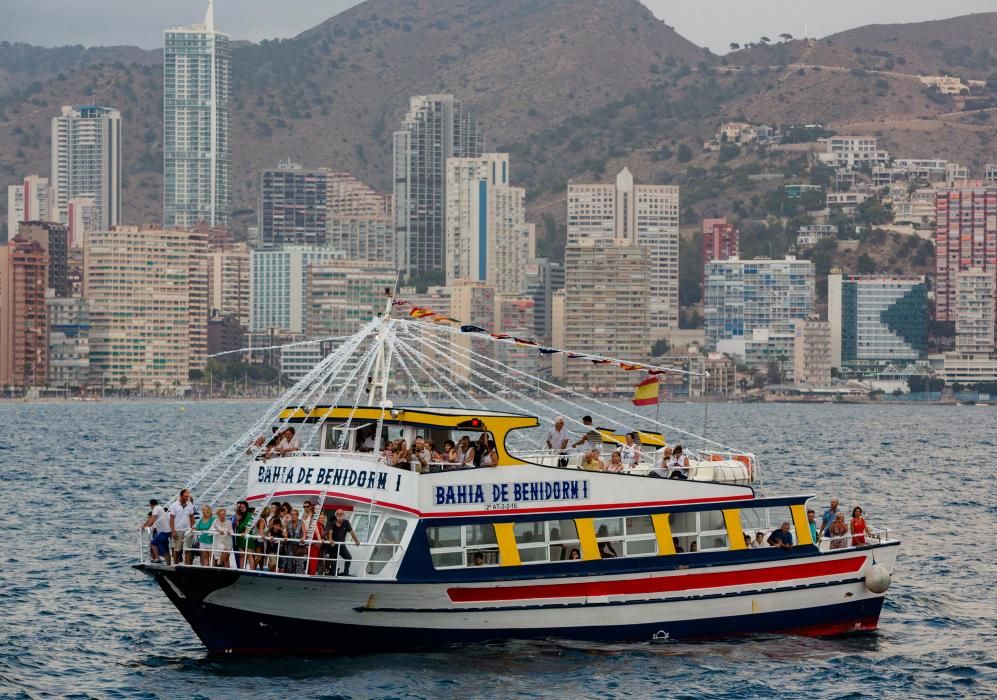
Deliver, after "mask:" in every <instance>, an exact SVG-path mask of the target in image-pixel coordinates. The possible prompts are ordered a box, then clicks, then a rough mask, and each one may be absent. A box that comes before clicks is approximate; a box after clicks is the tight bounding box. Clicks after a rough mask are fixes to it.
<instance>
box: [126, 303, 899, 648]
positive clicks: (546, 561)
mask: <svg viewBox="0 0 997 700" xmlns="http://www.w3.org/2000/svg"><path fill="white" fill-rule="evenodd" d="M398 303H399V302H398V301H396V302H395V304H396V305H397V304H398ZM469 329H470V330H469ZM513 340H516V339H513ZM518 342H519V343H528V342H532V341H518ZM503 343H504V344H506V345H511V346H513V347H514V345H512V343H511V342H510V340H509V339H508V338H505V337H501V334H494V336H492V335H490V334H488V333H487V332H485V329H480V328H477V327H475V326H464V327H461V328H458V327H452V326H447V325H445V324H433V323H426V322H422V321H415V320H412V319H410V318H392V316H391V313H390V310H389V312H387V313H385V314H383V315H382V316H380V317H378V318H376V319H374V320H372V321H370V322H369V323H367V324H366V325H365V326H364V327H363V328H362V329H361V330H360V331H359V332H358V333H357V334H356V335H354V336H352V337H350V338H348V339H345V340H343V341H342V342H341V343H340V345H339V346H338V347H337V349H336V350H334V351H333V352H332V353H331V354H330V355H329V356H328V357H327V358H325V359H324V360H323V361H322V362H321V363H319V365H318V366H317V367H316V368H315V369H314V370H313V371H312V372H311V373H310V374H309V375H308V376H306V377H305V378H304V379H302V380H301V382H299V383H298V384H297V385H296V386H295V387H293V388H292V389H291V390H289V392H288V393H287V394H286V395H285V396H284V397H282V398H281V400H280V401H279V402H277V403H275V404H274V405H273V406H272V407H270V409H268V410H267V411H266V412H265V413H264V415H263V416H261V418H260V420H259V421H258V422H257V423H256V424H255V425H253V426H252V427H251V428H250V429H249V430H247V431H246V433H245V434H244V435H243V436H242V437H241V438H240V439H239V440H237V441H236V442H235V443H233V445H232V446H231V447H230V448H229V449H228V450H226V451H225V452H223V453H222V454H221V455H218V456H216V457H215V458H213V459H211V460H210V461H208V462H207V463H206V464H205V465H204V466H203V467H202V468H201V469H199V470H198V471H197V472H196V473H195V474H194V475H193V476H192V478H191V480H190V482H189V484H188V486H190V487H191V489H192V491H201V493H200V494H199V495H196V498H195V501H196V502H197V503H211V504H217V505H225V506H227V507H228V508H229V511H230V512H231V504H232V503H234V502H235V501H236V500H239V499H243V498H244V499H245V500H246V501H248V502H249V503H250V504H251V506H252V508H253V511H252V512H253V513H254V514H259V513H261V512H262V511H263V509H264V508H265V507H266V506H268V505H270V504H272V503H276V502H278V501H279V502H289V503H291V504H292V505H293V506H294V507H298V508H300V507H301V505H302V504H303V503H304V502H305V501H308V502H309V503H312V504H316V505H317V506H318V510H319V512H322V513H325V514H327V517H328V518H329V519H330V520H331V519H332V517H333V513H334V512H335V511H336V510H338V509H342V510H344V511H346V518H347V519H348V520H349V521H350V522H351V524H352V527H353V530H354V532H355V533H356V535H357V537H358V539H359V540H360V544H359V545H356V544H354V543H353V541H352V540H349V542H348V544H346V545H344V546H345V549H346V551H347V552H348V553H349V554H350V556H351V560H350V562H349V567H348V568H349V575H346V571H345V569H346V568H347V567H346V561H345V559H344V558H342V557H336V558H333V559H330V557H332V556H333V555H332V554H331V553H330V551H329V550H324V549H322V548H321V547H319V546H317V545H314V546H310V547H303V546H300V545H299V546H297V547H294V546H293V543H290V544H288V543H283V546H284V547H285V550H284V551H280V550H279V546H280V545H281V543H280V542H277V545H278V551H277V554H276V555H273V556H272V558H271V559H269V560H267V559H263V562H264V564H266V563H267V561H269V563H270V564H273V565H274V566H275V567H276V569H277V570H276V571H270V570H268V568H267V567H266V566H265V565H264V566H263V570H250V569H248V568H246V564H247V560H248V559H249V555H250V554H251V552H252V550H253V546H254V544H255V543H254V542H253V539H252V538H248V539H247V541H246V542H245V543H244V544H243V553H242V554H243V556H242V557H240V558H241V559H242V568H236V567H235V566H229V567H225V568H218V567H206V566H198V565H196V564H193V563H192V564H184V563H176V562H175V563H173V564H172V565H168V564H165V563H152V562H150V561H149V559H148V554H147V552H146V550H147V548H148V540H147V539H146V540H144V541H143V542H142V545H141V548H142V552H143V561H142V562H141V563H140V564H137V568H138V569H139V570H141V571H142V572H144V573H146V574H148V575H149V576H151V577H152V578H153V579H155V581H156V582H157V583H158V584H159V585H160V587H161V588H162V590H163V591H164V592H165V594H166V595H167V597H168V598H169V599H170V601H171V602H172V603H173V604H174V605H175V606H176V607H177V609H178V610H179V611H180V613H181V614H182V615H183V616H184V617H185V618H186V620H187V621H188V623H189V624H190V626H191V627H192V628H193V630H194V632H195V633H196V634H197V636H198V637H199V638H200V640H201V641H202V642H203V644H204V645H205V647H207V649H208V650H210V651H211V652H218V653H234V654H253V653H331V654H355V653H361V652H381V651H395V650H416V649H427V648H430V649H432V648H439V647H440V646H441V645H452V644H461V643H470V642H487V641H491V640H503V639H535V638H554V639H566V640H590V641H637V642H640V641H644V642H651V641H662V640H687V639H703V638H722V637H728V636H732V635H743V634H752V633H768V632H780V633H798V634H805V635H817V636H820V635H834V634H839V633H846V632H852V631H855V630H872V629H875V628H876V626H877V623H878V620H879V616H880V611H881V608H882V605H883V601H884V595H885V592H886V589H887V588H888V587H889V584H890V577H891V574H892V571H893V567H894V562H895V559H896V556H897V552H898V548H899V542H898V541H897V540H896V539H893V538H892V537H890V535H889V533H888V532H887V531H880V532H879V533H878V535H877V536H868V537H867V538H866V541H865V542H864V543H862V544H858V545H857V546H853V543H852V541H851V540H847V541H840V542H835V543H832V542H828V541H822V542H820V543H815V542H814V541H813V538H812V537H811V532H810V528H809V526H808V522H807V516H806V503H807V501H808V498H810V496H809V494H793V495H786V496H771V497H770V496H764V495H763V494H762V490H761V470H760V468H759V461H758V459H757V457H756V456H755V455H754V454H752V453H750V452H744V451H738V450H734V449H732V448H729V447H726V446H723V445H719V444H716V443H713V442H711V441H708V440H705V439H704V440H703V441H702V444H703V446H704V447H703V449H702V450H699V451H696V452H695V453H694V455H693V456H694V459H693V461H692V462H691V464H690V469H689V472H688V477H689V478H687V479H684V480H682V479H668V478H652V477H650V476H649V473H650V472H651V471H652V470H653V469H654V468H655V467H658V468H660V464H659V462H660V456H661V454H662V451H663V449H664V446H665V444H666V443H670V441H672V440H675V439H679V438H681V436H682V435H686V437H691V435H690V434H686V433H683V432H682V431H680V430H679V429H678V428H677V427H675V426H669V425H666V424H664V423H661V422H658V421H657V420H654V419H652V418H651V417H649V416H648V415H646V413H644V412H638V411H637V410H636V409H633V408H632V407H631V406H630V405H629V403H626V404H624V403H620V402H616V403H611V402H608V401H603V400H599V399H586V398H585V397H583V396H581V395H580V394H577V393H575V392H573V391H570V390H568V391H565V390H564V389H562V388H561V387H559V386H557V385H555V384H553V383H550V382H547V381H545V380H543V379H540V378H538V377H537V376H534V375H532V374H530V373H528V372H526V371H524V370H522V369H519V368H517V367H515V366H513V365H512V364H508V363H507V362H506V361H505V360H503V358H504V357H506V356H505V355H503V354H502V353H501V352H500V353H498V354H497V355H496V353H493V352H491V350H494V349H496V348H497V349H500V350H501V349H502V344H503ZM542 349H543V350H544V351H545V353H548V354H549V353H556V352H560V350H558V349H554V348H542ZM541 354H543V353H541ZM570 357H571V359H570V360H568V361H575V360H577V361H583V362H585V361H593V362H603V361H604V360H607V359H608V358H598V357H596V358H594V359H593V356H582V355H579V354H577V353H574V354H572V355H571V356H570ZM622 366H623V367H625V368H626V369H633V368H634V366H633V365H628V364H626V363H623V364H622ZM640 369H642V370H644V371H647V372H654V371H664V369H662V368H659V369H655V368H652V367H647V366H641V368H640ZM430 387H431V388H432V389H433V390H434V392H436V393H439V394H442V395H446V396H448V397H450V399H449V400H448V403H449V404H450V405H447V406H435V407H434V406H430V405H428V403H424V404H423V405H404V406H395V405H394V404H393V402H392V401H391V399H390V396H391V395H392V393H393V392H394V391H397V392H399V393H408V394H414V395H416V396H420V395H424V393H423V392H424V389H428V388H430ZM500 392H501V394H500ZM538 392H539V394H538ZM538 395H541V396H543V398H542V399H538V398H532V397H534V396H538ZM506 408H508V409H509V410H505V409H506ZM514 408H519V410H512V409H514ZM555 414H564V415H565V416H566V417H567V419H568V423H569V427H571V426H580V425H581V423H580V422H579V421H578V419H580V418H581V416H582V415H583V414H590V415H592V416H594V417H595V420H596V425H597V426H600V427H599V428H598V430H597V432H596V433H595V434H594V435H593V434H592V433H591V432H589V433H588V437H589V439H590V440H591V441H592V442H590V443H589V447H591V446H592V445H593V444H595V445H596V446H599V447H600V448H601V449H602V450H603V452H604V453H609V452H611V451H612V450H614V449H616V448H617V446H618V445H619V444H620V443H621V442H623V441H625V439H626V438H625V433H626V432H629V431H638V434H639V437H640V438H641V440H640V442H641V449H642V452H643V457H642V460H641V461H640V462H638V464H637V465H636V467H635V468H634V469H631V470H628V471H626V472H624V473H610V472H603V471H587V470H585V469H581V468H579V465H578V464H577V458H576V457H575V456H574V455H573V454H569V455H567V456H566V457H565V456H564V455H562V454H561V453H560V452H555V451H552V450H548V449H546V446H545V445H544V444H543V443H544V436H545V435H546V432H547V430H548V429H549V427H550V425H551V423H552V422H553V418H554V415H555ZM275 426H276V428H277V429H278V430H283V429H285V428H286V427H288V426H292V427H295V428H296V433H297V436H298V438H299V439H300V440H301V443H302V446H303V447H302V449H301V450H300V451H296V452H293V453H290V454H286V455H284V456H277V455H270V456H269V457H267V456H265V454H263V453H262V452H261V449H260V448H259V447H258V446H254V440H255V438H256V437H257V436H259V435H261V434H264V435H269V430H270V428H273V427H275ZM586 430H587V429H586ZM581 433H582V429H581V428H579V429H578V430H576V431H575V432H574V434H573V436H572V437H573V438H574V437H577V436H578V435H580V434H581ZM482 434H484V435H486V436H487V437H489V438H490V439H491V440H492V441H493V442H494V449H495V454H496V456H497V459H496V460H495V464H494V465H492V466H478V467H475V466H473V463H472V464H469V465H462V464H456V463H453V464H451V463H447V462H446V460H445V459H438V460H435V461H433V460H432V459H430V460H428V461H427V464H426V465H425V466H423V465H422V464H421V463H419V464H418V467H417V468H416V469H415V470H409V469H402V468H399V467H398V466H392V465H391V463H390V461H389V460H388V459H387V458H386V457H385V456H384V454H383V453H382V451H381V450H380V449H378V450H377V451H370V446H371V445H372V444H373V445H377V446H380V445H382V444H383V443H384V441H385V440H386V439H389V438H390V439H391V440H397V439H405V440H406V441H407V444H408V445H412V444H413V443H414V442H415V440H416V438H417V437H422V438H424V439H426V440H430V441H432V442H433V443H434V444H435V445H437V446H439V445H442V444H443V443H444V441H446V440H453V441H455V442H457V441H459V440H460V439H461V438H462V437H465V436H466V437H469V438H470V439H472V440H477V439H478V438H479V437H480V436H481V435H482ZM681 439H686V438H681ZM687 441H688V440H687ZM486 461H487V458H486ZM195 487H196V488H195ZM254 517H258V516H256V515H254ZM784 521H785V522H788V523H789V530H790V532H791V534H792V537H793V546H791V547H788V548H779V547H769V546H765V547H762V548H752V547H750V546H749V544H748V541H747V540H748V539H754V538H755V537H756V533H762V537H763V538H767V537H768V534H769V533H770V532H772V531H773V530H775V529H779V528H780V526H781V525H782V523H783V522H784ZM316 531H317V528H315V527H313V528H312V537H314V533H315V532H316ZM146 537H147V535H146ZM305 540H307V541H311V540H310V538H309V535H308V534H307V533H306V535H305ZM832 545H840V547H839V548H832ZM196 560H197V557H196V556H195V557H194V561H195V562H196ZM288 564H290V566H286V565H288ZM284 569H287V570H284ZM294 571H297V572H298V573H293V572H294ZM309 572H311V573H309Z"/></svg>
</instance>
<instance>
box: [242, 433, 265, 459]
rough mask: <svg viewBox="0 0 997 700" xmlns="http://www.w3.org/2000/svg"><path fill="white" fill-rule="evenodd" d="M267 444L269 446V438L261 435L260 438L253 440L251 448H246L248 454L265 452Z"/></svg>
mask: <svg viewBox="0 0 997 700" xmlns="http://www.w3.org/2000/svg"><path fill="white" fill-rule="evenodd" d="M266 444H267V436H266V435H260V436H259V437H258V438H256V439H255V440H253V442H252V443H251V444H250V445H249V447H247V448H246V454H247V455H250V454H253V453H254V452H256V453H259V452H260V451H261V450H263V449H264V448H265V447H266Z"/></svg>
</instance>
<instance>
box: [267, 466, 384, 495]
mask: <svg viewBox="0 0 997 700" xmlns="http://www.w3.org/2000/svg"><path fill="white" fill-rule="evenodd" d="M393 471H397V470H393ZM256 481H257V483H260V484H308V485H315V486H353V487H356V488H358V489H374V490H376V491H400V490H401V487H402V474H401V472H397V473H393V474H389V473H388V472H386V471H381V470H377V469H349V468H342V467H337V468H332V467H330V468H328V469H327V468H325V467H289V466H281V465H272V466H266V465H264V466H261V467H260V468H259V472H258V473H257V475H256Z"/></svg>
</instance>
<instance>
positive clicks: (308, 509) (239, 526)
mask: <svg viewBox="0 0 997 700" xmlns="http://www.w3.org/2000/svg"><path fill="white" fill-rule="evenodd" d="M149 507H150V510H149V513H148V516H147V517H146V520H145V522H144V523H143V524H142V529H143V530H145V531H147V532H149V534H150V541H149V558H150V560H151V561H152V562H153V563H160V562H162V563H165V564H167V565H170V564H180V563H184V564H187V565H191V564H193V563H194V562H195V561H197V562H198V563H199V564H200V565H201V566H216V567H223V568H231V567H232V566H233V564H234V566H235V568H238V569H248V570H252V571H272V572H281V573H288V574H308V575H311V576H315V575H321V576H352V575H353V574H351V573H350V563H351V561H352V559H353V557H352V556H351V555H350V552H349V550H348V549H347V547H346V546H345V545H346V541H347V537H349V538H350V539H351V540H352V542H353V544H355V545H357V546H360V544H361V543H360V539H359V538H358V537H357V535H356V532H354V530H353V526H352V525H351V524H350V521H349V520H347V519H346V512H345V511H344V510H343V509H341V508H340V509H337V510H336V511H335V514H334V517H333V519H332V521H331V522H329V521H328V519H327V516H326V515H325V513H320V514H318V515H317V516H316V514H315V506H314V504H313V502H312V501H310V500H306V501H305V502H304V503H303V504H302V509H303V512H299V511H298V509H297V508H295V507H294V506H292V505H291V504H290V503H287V502H285V503H273V504H270V505H267V506H265V507H264V508H263V510H262V511H261V512H260V514H259V517H258V518H257V517H256V515H255V513H254V511H253V509H251V508H250V507H249V503H248V502H247V501H239V502H238V503H236V505H235V508H234V509H233V513H232V514H231V515H229V514H228V512H227V511H226V509H225V508H217V509H212V508H211V506H210V505H207V504H204V505H202V506H201V507H200V509H198V508H197V507H196V506H195V505H194V501H193V499H192V498H191V496H190V491H188V490H187V489H183V490H182V491H181V492H180V495H179V496H178V498H177V499H176V500H175V501H173V502H172V503H170V504H169V506H168V507H167V508H163V507H162V506H161V505H159V502H158V501H157V500H156V499H152V500H150V501H149ZM197 514H200V517H197ZM309 533H311V537H310V538H309ZM382 549H384V548H383V547H382ZM371 560H372V561H374V559H373V557H372V559H371Z"/></svg>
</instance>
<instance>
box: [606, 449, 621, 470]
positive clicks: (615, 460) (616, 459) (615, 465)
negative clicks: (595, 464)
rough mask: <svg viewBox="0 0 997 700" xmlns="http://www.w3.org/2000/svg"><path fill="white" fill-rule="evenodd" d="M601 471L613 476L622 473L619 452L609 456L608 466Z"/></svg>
mask: <svg viewBox="0 0 997 700" xmlns="http://www.w3.org/2000/svg"><path fill="white" fill-rule="evenodd" d="M603 471H607V472H612V473H613V474H622V473H623V457H621V456H620V451H619V450H617V451H616V452H614V453H613V454H611V455H610V456H609V464H607V465H606V466H605V467H604V468H603Z"/></svg>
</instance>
